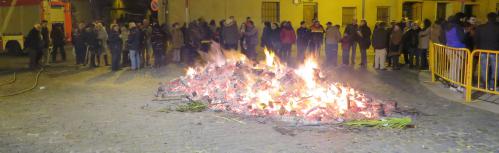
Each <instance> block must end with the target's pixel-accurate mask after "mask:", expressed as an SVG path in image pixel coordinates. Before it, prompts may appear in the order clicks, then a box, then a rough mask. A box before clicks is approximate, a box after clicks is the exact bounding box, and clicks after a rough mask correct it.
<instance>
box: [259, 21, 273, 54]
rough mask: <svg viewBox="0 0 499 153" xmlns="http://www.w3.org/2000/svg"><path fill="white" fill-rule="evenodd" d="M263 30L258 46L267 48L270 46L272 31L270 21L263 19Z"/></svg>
mask: <svg viewBox="0 0 499 153" xmlns="http://www.w3.org/2000/svg"><path fill="white" fill-rule="evenodd" d="M263 25H264V27H263V32H262V39H261V40H260V46H261V47H262V48H267V49H270V47H271V42H270V35H271V33H272V25H271V23H270V22H268V21H265V23H263Z"/></svg>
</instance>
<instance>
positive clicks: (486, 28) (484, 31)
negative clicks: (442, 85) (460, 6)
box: [475, 13, 499, 90]
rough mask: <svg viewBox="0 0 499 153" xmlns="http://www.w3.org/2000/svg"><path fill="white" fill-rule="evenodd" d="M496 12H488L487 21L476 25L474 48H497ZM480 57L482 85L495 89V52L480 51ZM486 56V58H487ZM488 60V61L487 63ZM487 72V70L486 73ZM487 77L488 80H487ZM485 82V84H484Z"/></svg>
mask: <svg viewBox="0 0 499 153" xmlns="http://www.w3.org/2000/svg"><path fill="white" fill-rule="evenodd" d="M496 17H497V14H495V13H489V14H488V15H487V19H488V21H487V23H485V24H483V25H480V26H478V28H477V29H476V34H475V44H476V49H482V50H494V51H497V50H499V24H498V23H497V21H496ZM480 56H481V58H480V71H481V73H480V75H481V76H480V77H481V78H482V79H481V80H482V81H484V82H485V83H484V82H481V84H482V85H483V86H487V87H488V88H489V89H492V90H496V86H495V85H494V80H495V78H496V77H497V76H495V75H494V74H497V72H496V71H497V68H496V60H497V59H496V58H497V57H496V55H495V54H489V55H488V54H485V53H482V54H481V55H480ZM487 56H488V59H487ZM487 61H488V63H487ZM487 72H489V73H488V74H487ZM487 78H488V80H487ZM485 84H487V85H485Z"/></svg>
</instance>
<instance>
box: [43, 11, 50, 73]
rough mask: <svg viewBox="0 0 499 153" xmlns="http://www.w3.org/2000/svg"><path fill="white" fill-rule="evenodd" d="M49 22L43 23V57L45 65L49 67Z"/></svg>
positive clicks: (44, 21)
mask: <svg viewBox="0 0 499 153" xmlns="http://www.w3.org/2000/svg"><path fill="white" fill-rule="evenodd" d="M47 24H48V21H47V20H43V21H42V23H41V34H42V39H43V41H42V52H43V53H42V55H41V56H42V57H43V62H42V63H43V65H49V56H50V55H49V54H50V50H49V46H50V35H49V28H48V27H47Z"/></svg>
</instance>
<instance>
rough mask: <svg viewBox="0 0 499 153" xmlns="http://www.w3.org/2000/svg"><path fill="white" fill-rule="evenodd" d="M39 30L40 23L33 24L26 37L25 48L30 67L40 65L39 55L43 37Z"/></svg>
mask: <svg viewBox="0 0 499 153" xmlns="http://www.w3.org/2000/svg"><path fill="white" fill-rule="evenodd" d="M40 30H41V26H40V24H35V25H34V26H33V29H31V31H30V32H29V34H28V36H27V37H26V48H28V49H29V59H30V60H29V68H30V69H35V68H38V67H40V56H41V54H42V48H43V39H42V35H41V33H40Z"/></svg>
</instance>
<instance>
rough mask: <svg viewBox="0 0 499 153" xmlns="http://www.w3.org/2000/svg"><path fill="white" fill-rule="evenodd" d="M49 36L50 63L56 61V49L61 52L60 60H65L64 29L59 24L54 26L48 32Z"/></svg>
mask: <svg viewBox="0 0 499 153" xmlns="http://www.w3.org/2000/svg"><path fill="white" fill-rule="evenodd" d="M50 36H51V37H50V38H52V45H53V47H52V55H51V56H52V63H55V62H56V58H57V51H59V52H61V58H62V61H66V52H65V51H64V44H65V42H64V41H65V36H64V31H63V30H62V27H61V26H60V25H58V26H55V27H54V29H52V32H51V33H50Z"/></svg>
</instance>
